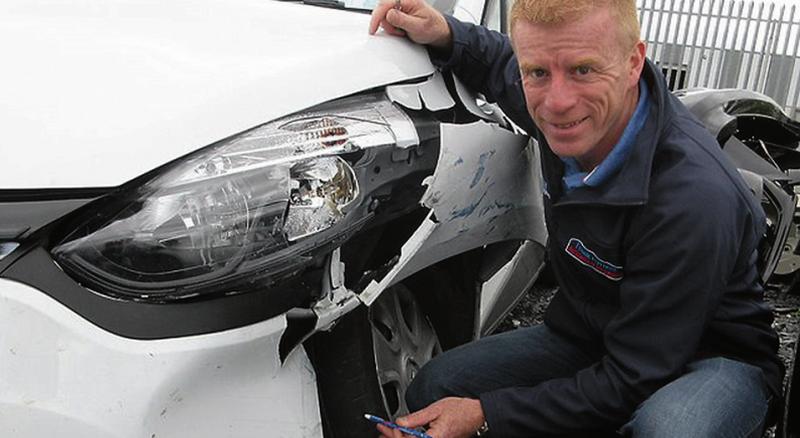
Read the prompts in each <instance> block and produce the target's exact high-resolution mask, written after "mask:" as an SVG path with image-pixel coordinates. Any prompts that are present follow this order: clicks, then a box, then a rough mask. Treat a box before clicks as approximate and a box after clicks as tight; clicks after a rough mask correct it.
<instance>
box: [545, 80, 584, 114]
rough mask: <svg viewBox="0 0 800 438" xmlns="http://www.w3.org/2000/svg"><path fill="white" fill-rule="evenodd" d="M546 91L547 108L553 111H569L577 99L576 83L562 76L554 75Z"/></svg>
mask: <svg viewBox="0 0 800 438" xmlns="http://www.w3.org/2000/svg"><path fill="white" fill-rule="evenodd" d="M544 93H545V95H544V105H545V108H546V109H547V111H548V112H551V113H564V112H567V111H569V110H570V109H571V108H572V107H573V106H574V105H575V102H576V101H577V95H576V93H575V89H574V85H573V84H570V82H569V81H568V80H566V78H564V77H561V76H554V77H553V78H552V79H551V80H550V84H549V86H548V87H547V88H546V89H545V90H544Z"/></svg>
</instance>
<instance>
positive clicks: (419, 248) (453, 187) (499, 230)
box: [360, 121, 547, 305]
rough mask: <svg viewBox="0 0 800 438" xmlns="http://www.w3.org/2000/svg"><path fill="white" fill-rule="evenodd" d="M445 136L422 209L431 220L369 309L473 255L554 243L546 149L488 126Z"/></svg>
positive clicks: (367, 292) (365, 297) (370, 294)
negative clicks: (545, 189) (399, 286)
mask: <svg viewBox="0 0 800 438" xmlns="http://www.w3.org/2000/svg"><path fill="white" fill-rule="evenodd" d="M441 130H442V131H441V143H442V145H441V149H440V153H439V162H438V164H437V167H436V171H435V172H434V174H433V175H432V176H430V177H428V178H427V179H426V180H425V182H424V184H425V185H427V186H428V189H427V191H426V192H425V195H424V196H423V199H422V204H423V205H424V206H426V207H428V208H430V209H431V210H430V213H429V215H428V217H427V218H426V219H425V220H424V221H423V223H422V225H420V227H419V228H418V229H417V230H416V231H415V232H414V234H413V235H412V236H411V238H410V239H409V240H408V241H407V242H406V244H405V245H404V246H403V248H402V249H401V253H400V257H399V260H398V262H397V263H396V264H395V265H394V266H393V267H392V269H391V270H390V271H389V272H388V273H387V274H386V275H385V276H384V277H383V278H382V279H381V280H380V281H373V282H372V283H370V284H369V285H368V286H367V287H366V288H365V289H364V291H363V292H362V293H361V294H360V298H361V300H362V301H363V302H365V303H366V304H367V305H370V304H372V303H373V302H374V301H375V300H376V299H377V298H378V296H380V294H381V292H383V290H384V289H386V288H387V287H388V286H390V285H391V284H394V283H396V282H398V281H400V280H402V279H403V278H406V277H408V276H409V275H411V274H413V273H415V272H417V271H419V270H421V269H423V268H425V267H427V266H430V265H432V264H434V263H436V262H438V261H440V260H444V259H446V258H448V257H452V256H454V255H457V254H460V253H463V252H465V251H468V250H470V249H474V248H477V247H480V246H483V245H488V244H491V243H494V242H499V241H503V240H512V239H524V240H532V241H534V242H537V243H540V244H542V245H544V243H545V241H546V240H547V231H546V229H545V226H544V217H543V215H542V211H543V204H542V202H543V200H542V190H541V176H540V175H541V173H540V168H539V160H538V150H537V148H535V147H531V146H529V145H528V142H529V139H528V137H527V136H524V135H518V134H514V133H512V132H510V131H508V130H506V129H503V128H501V127H499V126H497V125H495V124H489V123H486V122H483V121H479V122H475V123H472V124H467V125H455V124H442V128H441Z"/></svg>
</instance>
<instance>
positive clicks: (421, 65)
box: [0, 0, 546, 438]
mask: <svg viewBox="0 0 800 438" xmlns="http://www.w3.org/2000/svg"><path fill="white" fill-rule="evenodd" d="M323 5H327V6H336V7H337V8H323V7H318V5H310V4H303V3H301V2H278V1H263V0H257V1H256V0H241V1H238V0H237V1H235V2H230V1H219V0H204V1H200V2H198V1H194V0H193V1H167V2H148V1H136V2H126V1H117V0H113V1H108V0H103V1H100V0H96V1H95V0H90V1H83V2H74V1H56V2H44V1H21V0H20V1H10V2H4V3H3V5H2V6H0V23H1V24H2V25H0V41H3V42H2V43H0V44H2V46H3V50H2V52H3V53H4V58H5V59H6V61H5V62H4V65H5V67H4V68H3V69H2V70H0V79H2V81H0V82H1V83H2V84H3V85H2V90H3V91H2V94H3V96H4V99H3V101H4V103H3V104H2V105H0V125H2V126H3V131H4V139H3V142H2V144H1V145H0V156H2V163H3V170H2V172H0V332H2V333H3V335H2V337H0V417H2V418H4V419H6V420H3V421H0V435H2V436H14V437H22V438H25V437H41V436H66V437H81V438H91V437H104V438H105V437H171V438H174V437H193V438H201V437H214V438H218V437H256V436H258V437H263V436H271V437H321V436H323V433H324V434H325V436H329V437H330V436H364V435H365V434H372V433H374V428H373V426H372V425H371V424H370V423H368V422H366V421H364V419H363V414H364V413H365V412H371V413H374V414H378V415H382V416H386V417H395V416H396V415H397V414H399V413H401V412H403V411H404V410H405V409H406V408H405V404H404V401H403V393H404V391H405V388H406V386H407V384H408V382H409V381H410V379H411V378H413V376H414V374H415V373H416V371H417V370H418V369H419V367H421V366H422V365H423V364H424V363H425V362H426V361H427V360H428V359H430V357H431V356H432V355H434V354H436V353H437V352H439V351H441V350H442V349H446V348H449V347H452V346H454V345H457V344H460V343H463V342H466V341H469V340H470V339H473V338H475V337H477V336H480V335H482V334H485V333H488V332H489V331H491V330H492V329H493V327H494V326H495V325H496V324H497V323H498V322H499V320H500V319H501V318H502V316H503V315H504V314H505V313H506V311H507V310H508V309H509V308H510V307H512V306H513V304H514V303H515V302H516V300H517V299H518V298H519V297H520V296H521V295H522V294H523V293H524V292H525V291H526V289H527V288H528V287H529V286H530V285H531V283H532V282H533V281H534V279H535V277H536V275H537V272H538V271H539V269H540V268H541V266H542V262H543V258H544V245H545V241H546V232H545V228H544V224H543V218H542V215H541V194H540V193H541V192H540V188H539V174H538V171H539V170H538V160H537V156H536V154H537V151H536V149H535V148H532V147H530V146H529V145H528V139H527V138H526V137H525V136H523V135H520V134H518V133H515V131H514V128H513V127H512V126H510V125H509V124H508V123H507V122H506V120H505V119H504V117H503V116H502V114H501V113H500V112H499V110H498V109H497V108H494V107H492V106H490V105H486V104H485V102H481V101H479V100H478V99H476V96H475V95H474V94H473V93H472V92H471V91H469V90H467V89H465V88H464V87H463V86H462V85H461V84H460V83H459V82H458V80H457V79H455V78H453V77H452V76H449V75H446V74H442V73H439V72H437V71H436V70H435V69H434V67H433V66H432V65H431V63H430V61H429V59H428V56H427V53H426V52H425V50H424V49H423V48H421V47H418V46H415V45H413V44H411V43H410V42H408V41H405V40H403V39H400V38H393V37H389V36H376V37H372V36H369V35H367V31H366V30H367V27H368V26H367V24H368V21H369V15H368V13H364V10H363V9H365V8H366V9H369V5H366V4H364V2H361V3H360V4H358V5H349V4H338V3H333V4H329V3H326V4H323ZM437 7H439V8H440V9H442V10H443V11H448V12H453V11H455V12H456V14H457V15H458V14H460V15H461V16H462V18H465V19H474V21H481V20H483V21H484V22H490V21H491V22H492V23H495V24H494V26H495V27H498V26H501V24H502V21H503V20H502V19H501V18H499V17H502V16H503V15H504V14H502V13H501V12H502V11H501V2H498V1H491V2H488V3H487V4H486V5H484V4H483V2H470V4H460V3H457V2H456V1H444V2H441V3H439V4H438V5H437ZM352 8H355V9H361V10H360V11H359V10H355V11H354V10H349V9H352ZM474 17H477V19H475V18H474Z"/></svg>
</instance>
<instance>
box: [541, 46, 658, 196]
mask: <svg viewBox="0 0 800 438" xmlns="http://www.w3.org/2000/svg"><path fill="white" fill-rule="evenodd" d="M642 77H643V78H644V80H645V83H646V84H647V86H648V88H649V91H650V109H649V113H648V117H647V120H646V121H645V123H644V126H642V129H641V130H639V134H638V135H637V136H636V139H635V140H634V144H633V147H632V150H631V151H630V153H629V154H628V157H627V159H626V160H625V163H623V165H622V166H621V167H620V169H619V171H618V172H617V173H616V174H614V175H612V176H611V177H610V178H608V180H606V181H605V182H604V183H603V184H601V185H599V186H596V187H589V186H587V187H580V188H577V189H575V190H571V191H570V192H569V193H564V191H563V187H562V184H561V180H562V177H563V175H564V163H563V162H562V161H561V159H560V158H559V157H558V156H556V155H555V154H554V153H553V152H552V151H551V150H550V147H549V146H548V145H547V141H546V140H545V139H544V136H543V135H541V133H539V134H538V135H537V140H538V141H539V144H540V145H541V149H542V171H543V174H544V178H545V182H546V190H547V195H548V196H549V197H550V198H551V199H552V200H553V202H554V204H555V205H566V204H606V205H640V204H644V203H646V202H647V199H648V193H649V189H650V173H651V170H652V168H653V156H654V155H655V150H656V146H657V144H658V142H659V138H660V137H661V132H662V130H663V126H664V120H665V118H666V115H667V113H668V108H667V107H668V105H671V104H672V101H671V100H670V93H669V90H668V88H667V84H666V81H665V80H664V75H663V74H662V73H661V71H660V70H659V69H658V68H657V67H656V66H655V65H654V64H653V63H652V62H651V61H650V60H647V61H646V63H645V67H644V69H643V71H642Z"/></svg>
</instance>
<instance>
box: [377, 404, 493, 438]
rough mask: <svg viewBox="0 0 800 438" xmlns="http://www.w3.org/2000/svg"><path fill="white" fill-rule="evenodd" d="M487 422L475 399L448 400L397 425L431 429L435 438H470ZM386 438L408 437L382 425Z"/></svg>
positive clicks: (429, 407)
mask: <svg viewBox="0 0 800 438" xmlns="http://www.w3.org/2000/svg"><path fill="white" fill-rule="evenodd" d="M484 421H485V419H484V417H483V408H481V402H480V401H478V400H475V399H471V398H457V397H448V398H443V399H441V400H439V401H437V402H436V403H433V404H431V405H430V406H428V407H427V408H425V409H422V410H419V411H417V412H414V413H411V414H408V415H406V416H405V417H402V418H398V419H397V424H399V425H400V426H403V427H409V428H412V429H413V428H415V427H420V426H425V425H427V426H428V431H427V432H426V433H427V434H428V435H430V436H432V437H433V438H469V437H472V436H474V435H475V431H477V430H478V428H479V427H481V425H482V424H483V422H484ZM378 430H379V431H380V432H381V437H383V438H408V436H406V435H404V434H403V433H401V432H400V431H397V430H392V429H389V428H388V427H385V426H381V425H378Z"/></svg>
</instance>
